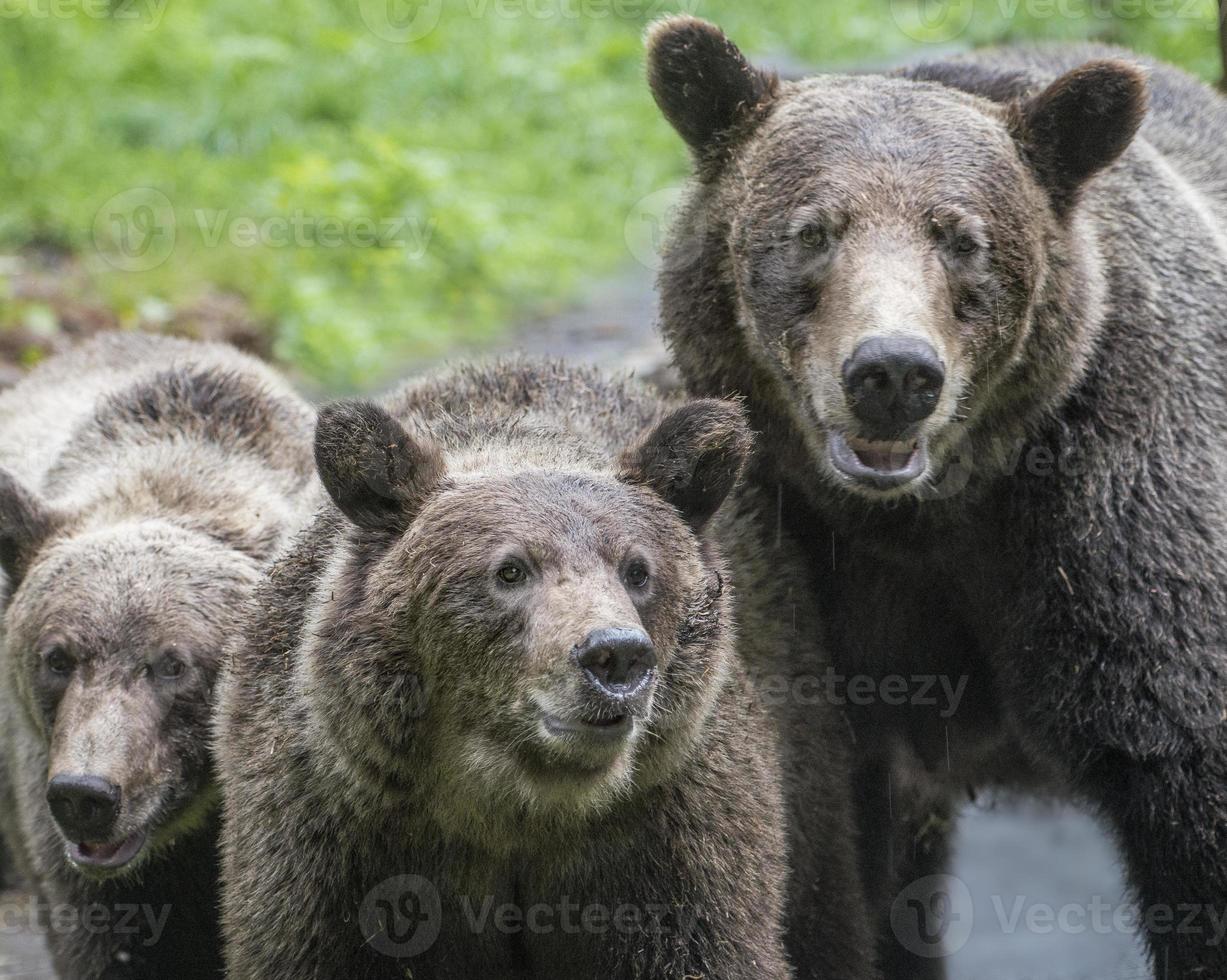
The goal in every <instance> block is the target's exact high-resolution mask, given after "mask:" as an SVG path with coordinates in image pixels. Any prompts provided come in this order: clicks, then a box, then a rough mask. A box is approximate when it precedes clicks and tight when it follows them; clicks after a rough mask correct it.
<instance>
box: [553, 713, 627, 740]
mask: <svg viewBox="0 0 1227 980" xmlns="http://www.w3.org/2000/svg"><path fill="white" fill-rule="evenodd" d="M542 723H543V724H544V725H545V730H546V731H547V732H549V733H550V734H551V735H556V736H568V735H578V736H581V737H587V738H595V739H620V738H623V737H625V736H626V735H628V734H630V731H631V728H632V727H633V725H634V719H632V718H631V716H630V715H627V714H623V715H614V716H613V717H610V718H591V719H590V718H559V717H557V716H556V715H545V716H544V717H543V718H542Z"/></svg>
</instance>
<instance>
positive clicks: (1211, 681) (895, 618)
mask: <svg viewBox="0 0 1227 980" xmlns="http://www.w3.org/2000/svg"><path fill="white" fill-rule="evenodd" d="M649 44H650V48H651V50H650V55H649V62H650V72H649V74H650V78H651V80H652V82H653V85H654V92H655V95H656V98H657V100H658V101H659V102H660V105H661V108H662V110H663V112H664V114H665V115H666V117H668V118H669V119H670V120H672V121H674V123H675V125H677V128H678V130H679V132H680V133H681V134H682V136H683V137H684V138H685V139H686V140H687V141H688V142H689V143H690V145H691V148H692V150H693V152H694V155H695V158H696V172H697V180H696V181H695V185H694V188H693V193H692V195H691V198H690V200H689V203H688V205H687V207H686V208H685V211H684V213H683V214H682V216H681V217H680V220H679V221H678V224H677V227H676V228H675V230H674V233H673V238H672V241H671V244H670V246H669V248H668V255H667V258H666V261H665V265H664V269H663V273H662V276H661V289H662V309H663V325H664V331H665V334H666V337H667V339H668V342H669V344H670V345H671V346H672V349H673V351H674V352H675V354H676V357H677V360H678V364H679V367H680V369H681V371H682V374H683V375H684V376H685V378H686V381H687V383H688V385H689V387H690V389H691V391H692V392H694V393H695V394H696V395H703V396H711V397H715V396H725V395H728V394H730V393H742V394H744V395H745V396H746V398H747V407H748V409H749V412H750V417H751V420H752V422H753V424H754V426H755V428H756V429H758V430H760V431H761V432H762V433H763V438H762V441H761V445H762V449H763V451H762V453H761V454H760V455H759V457H758V458H757V459H756V460H755V461H754V463H753V464H752V467H751V471H752V483H753V484H754V485H756V486H757V487H759V488H760V490H761V492H762V493H763V494H764V495H765V496H766V499H767V500H769V501H772V502H774V504H775V507H778V512H779V513H780V514H781V515H782V517H783V520H784V522H785V523H786V525H788V526H789V527H790V528H791V529H792V531H793V532H794V533H795V534H796V535H797V536H798V537H799V538H800V539H802V540H806V541H808V542H809V544H808V550H809V553H810V556H811V560H812V562H813V564H814V566H815V567H816V568H820V569H821V570H822V572H823V574H822V575H820V576H817V577H816V578H815V581H816V583H817V585H818V589H817V591H816V592H815V593H813V595H812V596H811V600H810V601H811V602H812V603H813V605H814V607H815V608H816V609H817V610H818V612H819V613H820V615H821V616H822V617H823V620H824V628H825V630H826V635H827V637H828V641H829V643H830V648H831V650H832V655H833V657H834V658H835V660H836V662H837V666H838V667H839V668H840V670H841V672H846V673H868V674H871V675H873V676H875V677H884V676H888V675H904V676H911V675H918V674H923V675H935V676H939V677H946V678H947V679H949V680H951V681H954V680H963V681H966V684H967V694H966V697H965V698H964V699H963V701H962V704H961V707H960V708H959V711H958V713H957V714H956V715H955V716H953V717H950V718H946V717H942V716H941V715H940V714H939V712H937V711H936V710H933V711H926V710H924V709H921V708H917V707H915V706H914V705H909V706H907V707H902V708H900V707H889V706H886V705H883V704H876V705H874V706H872V707H869V708H866V709H865V710H864V711H862V712H858V714H857V716H856V717H855V718H854V722H855V724H856V725H857V732H858V746H859V749H860V752H861V756H862V767H863V768H862V777H861V778H860V779H859V780H858V785H859V786H860V787H861V793H862V800H861V804H862V806H861V816H860V823H861V826H862V827H863V828H864V830H865V833H866V847H865V848H864V853H863V857H862V860H863V864H864V869H865V874H866V876H867V880H868V882H869V884H870V887H871V889H872V890H873V891H874V893H875V894H876V896H877V900H878V901H879V903H880V908H881V909H882V914H883V916H884V917H885V916H887V915H888V911H887V910H888V909H889V908H890V907H891V905H892V899H893V898H894V897H895V896H896V895H897V894H898V893H899V891H900V889H901V888H902V887H903V886H904V885H906V884H908V883H909V882H912V881H913V880H914V879H924V880H928V881H940V878H936V879H934V878H931V877H929V876H930V875H932V874H935V873H937V872H940V871H942V870H944V857H945V840H946V831H947V828H948V826H949V823H950V821H949V819H948V818H949V813H950V810H951V806H952V801H953V800H954V799H955V798H956V795H957V794H958V793H960V792H962V791H963V788H964V787H966V786H968V785H971V786H975V785H982V784H985V783H992V782H1007V783H1011V784H1015V785H1017V784H1018V783H1022V782H1027V783H1031V782H1035V781H1037V780H1038V781H1039V782H1040V784H1042V785H1043V786H1045V787H1047V788H1049V789H1055V790H1057V791H1059V792H1067V793H1073V794H1075V795H1076V796H1078V797H1080V798H1082V799H1083V800H1086V801H1087V802H1089V803H1090V804H1092V805H1093V806H1095V807H1096V808H1097V809H1098V810H1099V811H1100V812H1101V813H1102V815H1103V816H1104V818H1105V820H1106V821H1107V823H1108V824H1109V826H1110V827H1111V828H1112V829H1113V830H1114V831H1115V832H1116V834H1117V835H1118V836H1119V839H1120V842H1121V845H1122V848H1123V851H1124V854H1125V857H1126V860H1127V865H1128V871H1129V877H1130V880H1131V882H1132V884H1133V885H1134V887H1135V888H1136V889H1137V892H1138V894H1139V896H1140V899H1141V903H1142V908H1143V912H1144V913H1145V917H1144V922H1145V923H1147V924H1148V925H1152V926H1153V924H1155V923H1158V926H1157V927H1153V928H1151V929H1150V931H1149V933H1148V934H1147V937H1146V938H1147V940H1148V941H1149V946H1150V949H1151V952H1152V953H1153V955H1154V959H1155V966H1156V971H1157V973H1158V974H1159V975H1160V976H1162V977H1172V978H1175V977H1180V978H1194V977H1207V978H1208V977H1222V976H1227V944H1224V943H1222V942H1219V941H1218V938H1217V936H1218V929H1217V922H1218V921H1219V919H1220V917H1221V916H1222V915H1223V914H1224V913H1227V862H1225V861H1224V859H1223V854H1224V853H1227V804H1225V802H1224V801H1225V799H1227V740H1225V739H1224V737H1223V735H1224V729H1223V727H1222V723H1223V718H1224V717H1227V659H1225V656H1224V651H1225V650H1227V600H1225V598H1224V597H1225V596H1227V493H1225V492H1224V487H1225V486H1227V463H1225V460H1227V457H1225V456H1224V453H1223V451H1222V447H1223V445H1224V443H1225V442H1227V387H1225V385H1224V378H1227V359H1225V357H1227V355H1225V352H1227V329H1225V325H1227V321H1225V320H1224V316H1223V310H1224V309H1225V308H1227V103H1225V102H1224V101H1223V99H1222V98H1221V97H1220V96H1219V95H1218V94H1216V93H1215V92H1213V91H1212V90H1211V89H1210V88H1209V87H1207V86H1205V85H1203V84H1201V83H1198V82H1196V81H1194V80H1192V79H1190V78H1188V77H1187V76H1185V75H1183V74H1181V73H1180V72H1178V71H1176V70H1174V69H1172V68H1169V67H1167V66H1163V65H1158V64H1148V65H1144V66H1139V65H1138V64H1137V61H1138V59H1136V58H1134V56H1132V55H1130V54H1129V53H1128V52H1123V51H1117V50H1111V49H1103V48H1091V47H1073V48H1065V47H1060V48H1050V49H1019V50H1004V51H995V52H991V53H986V54H983V55H976V56H972V57H968V58H966V59H961V60H956V61H952V62H943V63H938V64H929V65H921V66H918V67H916V68H911V69H907V70H904V71H902V72H900V73H898V74H896V75H894V76H886V77H884V76H861V77H840V76H823V77H816V78H810V79H805V80H802V81H798V82H788V83H783V84H780V85H779V86H778V87H772V86H765V85H764V83H763V82H761V81H760V80H759V79H758V76H757V75H756V74H755V72H754V71H753V69H751V68H750V67H749V66H748V64H747V63H746V62H745V59H744V58H742V56H741V54H740V52H738V51H737V50H736V48H734V47H732V46H731V45H730V44H729V42H728V41H727V40H726V39H725V38H724V36H723V35H722V34H721V33H720V32H719V31H718V30H717V29H716V28H715V27H712V26H711V25H708V24H703V23H702V22H699V21H695V20H693V19H688V18H679V19H674V20H669V21H665V22H663V23H662V24H660V25H658V26H657V27H656V28H655V29H654V31H653V32H652V34H651V36H650V39H649ZM713 86H714V87H715V88H716V89H717V91H715V92H713V91H711V89H712V87H713ZM730 87H731V90H730ZM764 92H766V93H768V94H767V95H765V96H764ZM1148 105H1149V110H1148ZM711 106H717V107H721V110H722V113H723V114H722V115H720V116H719V117H716V118H713V116H712V112H711V110H710V107H711ZM679 120H680V122H679ZM871 337H873V338H876V337H888V338H896V339H897V338H900V337H902V338H906V339H907V341H908V343H910V344H913V345H914V344H915V342H916V341H922V342H923V344H924V345H925V347H926V349H928V350H931V351H932V352H933V353H934V356H935V357H936V358H937V359H938V361H939V362H940V364H941V366H942V368H943V369H944V384H943V386H942V387H941V391H940V397H938V398H936V399H935V400H934V402H933V405H932V409H931V414H928V415H927V416H926V417H924V418H921V419H919V420H918V421H915V424H912V425H907V426H899V427H898V428H897V430H896V431H891V432H887V433H882V432H875V431H871V430H868V429H866V428H865V425H866V423H865V422H864V418H865V417H866V413H865V412H864V409H863V402H861V401H858V398H862V399H863V398H864V397H866V396H865V394H864V392H863V391H860V392H859V393H857V392H856V391H855V390H854V389H853V388H852V387H850V386H851V381H850V378H851V377H852V375H851V374H850V371H849V367H848V365H849V364H850V362H852V361H853V359H854V354H855V352H856V351H858V350H859V349H860V344H861V343H862V342H863V341H864V340H865V339H867V338H871ZM892 342H894V341H892ZM912 349H916V348H915V347H914V346H913V348H912ZM879 390H880V389H879ZM870 397H872V395H870ZM887 440H889V441H890V442H889V443H887V445H889V446H890V450H889V452H887V451H884V450H883V449H882V448H881V446H882V445H883V443H884V441H887ZM858 447H859V448H858ZM853 452H855V453H856V454H857V459H859V460H860V463H859V464H858V463H857V462H856V461H855V460H852V459H851V456H852V453H853ZM890 455H897V456H899V457H900V458H901V459H904V460H907V466H912V465H915V473H916V475H915V477H914V478H913V477H912V476H911V475H910V472H911V471H910V470H908V469H907V468H906V466H894V467H893V469H894V470H899V471H900V472H902V474H903V476H904V477H905V479H898V478H892V479H891V480H890V481H889V486H887V485H885V481H879V482H878V483H874V482H873V481H872V480H863V479H860V478H859V477H858V476H857V474H858V472H863V471H867V470H868V469H869V468H870V464H871V463H872V464H873V466H874V467H876V468H878V469H884V468H885V467H883V466H882V463H883V462H884V461H885V460H886V459H887V457H888V456H890ZM866 459H868V460H869V461H870V463H866V462H865V460H866ZM858 466H859V470H858ZM773 512H775V511H774V508H772V509H771V510H769V513H773ZM910 897H916V896H914V895H912V896H910ZM906 904H907V903H904V905H906ZM919 904H920V905H923V904H924V903H923V901H922V902H920V903H919ZM1190 909H1191V910H1193V911H1194V912H1195V921H1193V922H1191V923H1188V924H1186V926H1185V927H1183V928H1180V929H1174V928H1163V922H1164V918H1163V917H1164V916H1165V915H1168V916H1180V915H1181V914H1182V913H1181V910H1185V912H1187V911H1189V910H1190ZM916 914H917V913H916V911H915V909H914V908H912V907H901V906H900V905H899V904H898V903H896V904H895V908H894V918H893V919H892V921H891V923H890V925H891V926H893V928H892V929H887V930H886V933H885V934H886V936H887V937H888V938H887V941H886V944H885V946H884V949H885V952H886V956H887V964H888V967H889V972H890V973H891V974H892V975H894V974H897V975H900V976H909V977H912V976H926V975H930V974H931V973H938V972H940V962H939V961H938V960H933V959H925V958H923V954H928V953H932V952H933V951H934V950H933V949H932V948H931V947H927V946H926V947H925V948H917V941H916V937H917V926H916V921H915V919H916ZM909 920H910V921H909ZM928 925H929V926H930V927H931V928H930V930H929V931H931V932H934V933H939V932H940V929H938V928H933V926H934V924H933V923H929V924H928ZM896 937H903V938H904V939H905V943H904V947H908V946H910V948H903V947H901V946H900V944H899V942H897V941H896ZM921 945H923V944H921ZM913 953H919V954H922V955H921V958H919V959H918V958H915V957H914V956H913V955H912V954H913Z"/></svg>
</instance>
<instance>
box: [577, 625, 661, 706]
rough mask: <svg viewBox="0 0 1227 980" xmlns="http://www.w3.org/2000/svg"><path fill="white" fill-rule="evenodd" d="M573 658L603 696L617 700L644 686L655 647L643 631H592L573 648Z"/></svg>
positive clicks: (613, 629)
mask: <svg viewBox="0 0 1227 980" xmlns="http://www.w3.org/2000/svg"><path fill="white" fill-rule="evenodd" d="M575 660H576V662H577V663H578V664H579V665H580V667H582V668H583V670H584V671H585V673H587V675H588V677H589V678H590V679H591V680H592V683H593V684H595V685H596V687H597V689H598V690H599V691H600V692H601V693H602V694H604V695H606V696H608V697H611V698H617V699H619V700H622V699H625V698H628V697H632V696H633V695H635V694H636V693H638V692H639V691H640V690H642V689H643V688H644V687H645V682H646V681H647V679H648V675H650V674H651V673H652V671H653V669H655V667H656V649H655V648H654V647H653V646H652V641H651V640H650V639H649V638H648V635H647V634H646V633H644V632H643V630H637V629H625V628H606V629H599V630H593V631H592V632H591V633H589V634H588V636H587V637H586V638H585V639H584V641H583V642H582V643H581V644H579V646H577V647H576V648H575Z"/></svg>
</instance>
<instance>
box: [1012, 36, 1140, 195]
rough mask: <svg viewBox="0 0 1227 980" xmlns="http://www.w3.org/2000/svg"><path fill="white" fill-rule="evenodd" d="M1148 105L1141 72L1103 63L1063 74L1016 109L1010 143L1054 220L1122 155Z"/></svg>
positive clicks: (1125, 64)
mask: <svg viewBox="0 0 1227 980" xmlns="http://www.w3.org/2000/svg"><path fill="white" fill-rule="evenodd" d="M1148 102H1149V87H1148V85H1147V82H1146V75H1145V72H1144V71H1143V70H1142V69H1141V68H1139V67H1138V66H1136V65H1131V64H1129V63H1128V62H1126V61H1115V60H1111V59H1107V60H1102V61H1090V62H1087V63H1086V64H1085V65H1083V66H1081V67H1080V68H1075V69H1074V70H1073V71H1070V72H1066V73H1065V74H1064V75H1062V76H1061V77H1060V78H1058V79H1057V80H1056V81H1055V82H1053V83H1052V84H1051V85H1049V86H1048V87H1047V88H1046V89H1044V91H1042V92H1040V93H1039V95H1036V96H1034V97H1032V98H1031V99H1029V100H1027V101H1025V102H1024V103H1023V104H1022V105H1021V106H1020V107H1019V109H1020V111H1019V112H1018V113H1017V115H1016V119H1015V126H1014V129H1015V134H1014V135H1015V139H1017V140H1018V141H1019V143H1020V144H1021V146H1022V148H1023V151H1024V155H1025V156H1026V158H1027V160H1028V161H1029V162H1030V165H1031V168H1032V170H1033V171H1034V173H1035V175H1036V177H1037V178H1038V180H1039V182H1040V184H1041V185H1043V187H1044V188H1045V189H1046V190H1047V191H1048V194H1049V196H1050V197H1051V199H1052V202H1053V207H1055V208H1056V210H1057V213H1058V214H1064V213H1066V212H1067V211H1069V209H1070V208H1071V207H1073V205H1074V204H1075V203H1076V201H1077V199H1078V192H1079V190H1080V189H1081V188H1082V185H1083V184H1084V183H1086V181H1087V180H1089V179H1090V178H1091V177H1093V176H1094V175H1095V174H1097V173H1098V172H1099V171H1100V170H1103V169H1104V168H1105V167H1107V166H1109V165H1110V164H1111V163H1112V162H1113V161H1115V160H1116V158H1117V157H1119V156H1120V155H1121V154H1122V153H1123V152H1124V151H1125V148H1126V147H1127V146H1128V145H1129V142H1130V141H1131V140H1132V139H1133V137H1134V134H1135V133H1137V131H1138V127H1139V126H1141V124H1142V119H1143V117H1144V116H1145V115H1146V108H1147V105H1148Z"/></svg>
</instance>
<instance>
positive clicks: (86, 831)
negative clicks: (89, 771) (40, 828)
mask: <svg viewBox="0 0 1227 980" xmlns="http://www.w3.org/2000/svg"><path fill="white" fill-rule="evenodd" d="M47 805H48V806H50V807H51V815H52V816H53V817H55V822H56V823H58V824H59V825H60V830H62V831H63V832H64V836H65V837H67V838H68V839H69V840H71V841H73V842H75V843H78V844H79V843H84V842H87V841H89V842H97V841H105V840H107V839H108V838H109V837H110V836H111V831H112V830H113V829H114V827H115V818H116V817H117V816H118V815H119V787H118V786H116V785H115V784H114V783H110V782H107V781H106V780H105V779H102V778H100V777H98V776H56V777H55V778H54V779H52V780H51V782H50V783H48V784H47Z"/></svg>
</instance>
